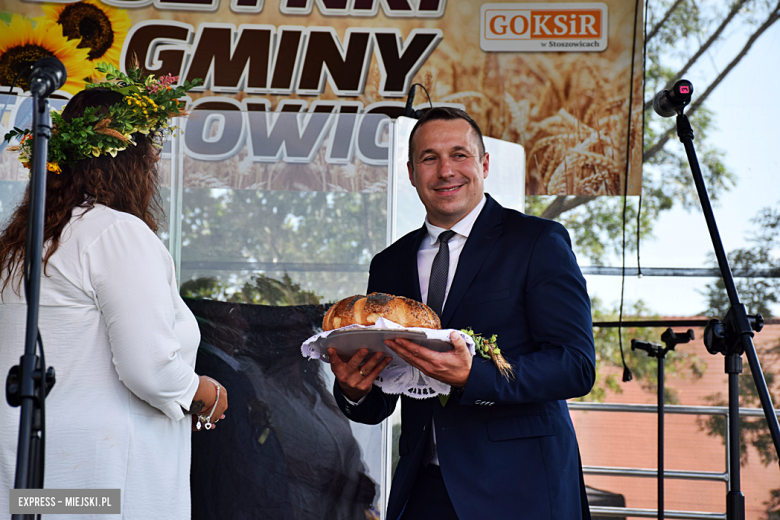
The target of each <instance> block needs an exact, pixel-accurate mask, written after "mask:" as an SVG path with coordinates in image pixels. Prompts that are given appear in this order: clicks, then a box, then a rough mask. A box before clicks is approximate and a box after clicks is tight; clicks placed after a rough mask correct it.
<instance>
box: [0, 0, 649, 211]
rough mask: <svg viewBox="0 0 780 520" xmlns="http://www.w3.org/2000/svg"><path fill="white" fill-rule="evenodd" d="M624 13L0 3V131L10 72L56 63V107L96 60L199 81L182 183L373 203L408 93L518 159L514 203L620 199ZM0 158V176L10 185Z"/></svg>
mask: <svg viewBox="0 0 780 520" xmlns="http://www.w3.org/2000/svg"><path fill="white" fill-rule="evenodd" d="M638 4H639V3H638V2H627V1H625V0H606V1H604V2H581V3H576V2H533V3H519V2H490V3H482V2H476V1H466V0H462V1H458V2H455V1H453V0H450V1H447V0H271V1H264V0H230V1H228V0H103V1H100V0H82V1H81V2H78V3H68V2H61V3H43V2H36V1H24V2H23V1H20V0H0V19H2V21H0V85H2V88H0V98H2V99H0V110H3V113H2V118H1V119H0V124H1V125H2V128H0V131H2V132H3V133H5V132H6V131H8V130H9V129H10V128H11V127H13V126H18V125H19V124H23V123H24V118H25V117H27V116H28V112H26V111H25V110H22V106H23V105H24V103H23V102H22V100H21V99H19V98H20V96H17V95H13V96H8V95H4V94H5V93H6V92H8V88H9V87H10V85H11V84H12V82H13V81H14V80H15V79H16V78H15V77H16V76H17V74H18V72H19V71H20V70H21V66H22V65H23V64H26V63H32V62H35V61H36V60H37V59H39V58H40V57H43V56H46V55H54V56H56V57H58V58H59V59H60V60H61V61H62V62H63V63H64V64H65V65H66V67H67V68H68V76H69V80H68V83H67V84H66V85H65V87H63V91H64V97H67V96H68V95H72V94H73V93H75V92H77V91H78V90H80V89H82V88H83V87H84V85H85V81H86V80H87V78H89V77H94V74H95V72H94V65H95V64H96V63H99V62H102V61H107V62H111V63H114V64H116V65H117V66H119V67H120V68H122V69H126V68H127V67H128V66H129V65H131V64H132V63H135V62H137V63H139V64H141V65H142V66H143V67H144V68H145V69H146V70H147V71H148V72H151V73H154V74H155V75H158V76H162V75H167V74H171V75H173V76H177V77H178V78H179V79H180V80H185V79H186V80H192V79H194V78H203V79H204V81H205V84H204V85H203V87H201V88H199V89H196V90H195V91H193V92H192V96H191V100H190V102H189V109H190V110H191V111H192V112H191V114H192V115H191V116H190V118H189V119H188V120H187V121H186V122H185V123H184V124H183V125H182V126H183V127H184V137H183V140H184V143H183V150H184V155H185V158H184V164H183V169H184V172H185V175H184V185H185V187H186V186H189V187H227V188H240V189H272V190H302V191H361V192H372V191H373V192H377V191H379V192H381V191H385V190H386V189H387V163H388V155H389V154H388V149H387V146H388V136H387V119H388V118H392V117H398V116H400V115H401V114H403V111H404V106H405V104H406V98H407V96H408V94H409V90H410V87H412V85H413V84H415V83H418V84H420V85H421V86H422V87H424V88H419V87H418V88H417V89H416V95H415V99H414V108H415V109H418V110H425V109H426V108H428V107H430V106H431V105H453V106H459V107H462V108H464V109H466V110H467V111H468V112H469V113H470V114H471V115H472V116H473V117H474V119H475V120H476V121H477V123H478V124H479V125H480V126H481V128H482V129H483V132H484V133H485V135H487V136H491V137H494V138H497V139H502V140H506V141H510V142H514V143H518V144H521V145H522V146H523V147H524V148H525V151H526V164H525V169H524V171H525V175H526V182H525V186H526V193H527V194H532V195H536V194H550V195H586V196H594V195H622V194H623V193H624V192H626V193H628V194H629V195H637V194H639V192H640V185H641V162H642V136H641V131H642V129H641V106H642V96H641V86H642V85H641V78H642V60H641V52H642V41H641V38H642V31H641V26H642V19H641V9H640V10H639V12H638V11H637V7H638ZM20 82H21V83H20ZM23 90H25V87H24V79H23V78H21V79H17V87H16V88H15V89H14V92H15V93H21V92H22V91H23ZM10 155H11V154H9V153H8V152H3V153H2V155H0V179H6V180H9V179H15V178H18V179H22V178H26V172H25V171H22V170H21V169H20V168H19V166H18V165H17V164H15V163H13V161H12V159H13V158H12V157H10ZM626 184H627V185H626Z"/></svg>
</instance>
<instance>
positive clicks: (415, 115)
mask: <svg viewBox="0 0 780 520" xmlns="http://www.w3.org/2000/svg"><path fill="white" fill-rule="evenodd" d="M416 88H417V83H414V84H413V85H412V88H410V89H409V95H408V96H407V98H406V106H405V107H404V113H403V116H404V117H411V118H412V119H420V116H422V110H415V109H414V107H413V106H412V103H414V89H416Z"/></svg>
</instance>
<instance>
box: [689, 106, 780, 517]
mask: <svg viewBox="0 0 780 520" xmlns="http://www.w3.org/2000/svg"><path fill="white" fill-rule="evenodd" d="M677 135H678V136H679V138H680V142H682V144H683V146H684V147H685V153H686V154H687V155H688V162H689V163H690V167H691V172H692V173H693V180H694V182H695V184H696V191H697V192H698V194H699V200H700V202H701V207H702V211H703V212H704V218H705V220H706V221H707V228H708V229H709V232H710V238H711V239H712V245H713V247H714V249H715V256H716V258H717V259H718V266H719V267H720V272H721V276H722V277H723V284H724V285H725V287H726V292H727V293H728V298H729V304H730V308H729V310H728V312H727V313H726V316H725V317H724V318H723V321H722V322H721V321H718V320H711V321H710V324H709V325H707V327H706V329H705V331H704V344H705V346H706V347H707V350H708V351H709V352H710V354H723V355H724V356H725V357H726V361H725V365H726V373H727V374H728V376H729V406H728V409H729V424H728V444H729V445H728V447H727V448H728V464H729V468H730V472H729V474H730V477H729V491H728V494H727V496H726V517H727V518H728V520H744V519H745V496H744V495H743V494H742V491H741V489H740V473H739V470H740V466H739V460H740V457H739V451H740V450H739V374H740V373H742V354H743V353H745V354H746V355H747V358H748V363H749V364H750V372H751V374H752V376H753V381H754V382H755V384H756V389H757V390H758V396H759V398H760V400H761V407H762V408H763V410H764V416H765V417H766V421H767V424H768V425H769V431H770V433H771V436H772V442H773V443H774V445H775V452H776V453H780V427H779V426H778V422H777V416H776V415H775V411H774V409H773V407H772V400H771V398H770V397H769V391H768V390H767V386H766V380H765V379H764V374H763V372H762V371H761V364H760V363H759V361H758V357H757V356H756V348H755V345H754V344H753V331H754V330H756V331H760V330H761V327H762V326H763V318H761V315H760V314H759V315H755V316H748V314H747V310H746V309H745V306H744V305H742V304H741V303H740V301H739V295H738V294H737V288H736V285H735V284H734V277H733V276H732V274H731V268H730V267H729V263H728V258H727V257H726V253H725V251H724V249H723V243H722V242H721V240H720V235H719V234H718V227H717V224H716V223H715V216H714V214H713V212H712V206H711V204H710V199H709V197H708V195H707V188H706V186H705V185H704V179H703V177H702V174H701V169H700V168H699V161H698V159H697V158H696V150H695V149H694V147H693V128H691V124H690V122H689V121H688V117H687V116H686V115H685V114H683V107H680V109H679V110H678V112H677Z"/></svg>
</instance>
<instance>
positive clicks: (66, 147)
mask: <svg viewBox="0 0 780 520" xmlns="http://www.w3.org/2000/svg"><path fill="white" fill-rule="evenodd" d="M96 68H97V70H98V71H99V72H102V73H104V74H105V76H106V79H107V80H108V81H105V82H102V83H90V84H88V85H87V88H88V89H89V88H96V87H104V88H108V89H110V90H113V91H114V92H118V93H120V94H122V95H123V96H124V97H123V98H122V100H121V101H120V102H118V103H115V104H114V105H111V107H110V108H109V109H108V113H105V114H100V113H98V112H99V111H100V107H88V108H86V109H85V110H84V114H83V115H82V116H81V117H74V118H73V119H72V120H71V121H70V122H66V121H65V120H64V119H63V118H62V110H52V111H51V118H52V132H51V137H50V138H49V155H48V164H47V169H48V170H49V171H52V172H55V173H60V172H61V171H62V168H61V165H62V164H67V165H72V164H75V163H76V162H78V161H80V160H82V159H86V158H89V157H99V156H101V155H106V154H108V155H110V156H111V157H116V154H117V153H119V152H121V151H122V150H125V149H126V148H127V147H128V146H135V144H136V142H135V137H134V134H143V135H146V136H151V137H155V136H160V137H162V135H163V134H164V132H165V130H166V129H168V128H169V127H168V120H169V119H170V118H172V117H176V116H180V115H184V114H185V113H184V102H183V101H179V100H178V99H179V98H180V97H182V96H183V95H184V94H185V93H186V92H187V91H188V90H190V89H192V88H194V87H197V86H198V85H200V84H201V83H202V80H200V79H196V80H193V81H192V82H189V81H185V82H184V84H183V85H180V86H178V87H176V88H174V87H172V85H173V84H174V83H176V81H177V80H178V77H177V76H171V75H170V74H168V75H167V76H163V77H161V78H155V77H154V76H153V75H149V76H143V75H142V74H141V68H140V67H133V68H131V69H130V70H128V71H127V74H124V73H123V72H122V71H120V70H119V69H117V68H116V67H114V66H113V65H111V64H108V63H100V64H98V66H97V67H96ZM14 137H20V138H21V143H20V144H19V146H12V147H9V148H8V149H9V150H12V151H19V152H20V155H19V160H20V161H21V162H22V164H23V165H24V166H25V167H26V168H30V166H31V164H32V151H33V146H32V141H33V137H32V130H30V129H24V130H23V129H21V128H14V129H13V130H12V131H10V132H8V133H7V134H5V140H6V141H10V140H11V139H13V138H14ZM154 142H155V145H157V146H161V144H160V143H157V141H156V140H154Z"/></svg>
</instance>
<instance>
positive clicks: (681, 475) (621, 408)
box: [567, 402, 780, 520]
mask: <svg viewBox="0 0 780 520" xmlns="http://www.w3.org/2000/svg"><path fill="white" fill-rule="evenodd" d="M567 404H568V406H569V410H577V411H593V412H632V413H655V414H657V413H658V406H657V405H654V404H616V403H583V402H569V403H567ZM664 413H665V414H677V415H722V416H724V417H725V418H726V422H727V423H728V420H729V409H728V407H726V406H681V405H664ZM775 413H776V414H777V416H778V417H780V411H777V412H775ZM739 416H740V417H764V411H763V410H762V409H760V408H740V409H739ZM724 441H725V445H726V471H724V472H710V471H684V470H664V479H683V480H705V481H718V482H724V483H726V484H727V485H728V482H729V477H730V475H729V470H728V468H729V464H728V460H729V430H728V428H726V430H725V439H724ZM582 471H583V473H585V474H586V475H609V476H620V477H639V478H656V479H657V478H658V470H657V469H640V468H618V467H604V466H583V467H582ZM590 512H591V514H592V515H594V516H596V515H598V516H604V517H624V518H625V517H640V518H657V517H658V510H657V509H632V508H627V507H599V506H591V508H590ZM664 518H680V519H707V520H726V513H711V512H702V511H674V510H668V509H664Z"/></svg>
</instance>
